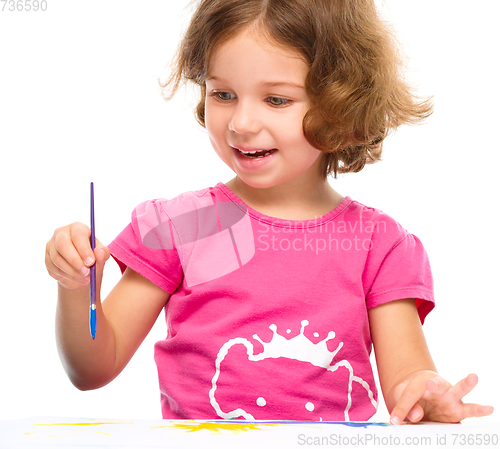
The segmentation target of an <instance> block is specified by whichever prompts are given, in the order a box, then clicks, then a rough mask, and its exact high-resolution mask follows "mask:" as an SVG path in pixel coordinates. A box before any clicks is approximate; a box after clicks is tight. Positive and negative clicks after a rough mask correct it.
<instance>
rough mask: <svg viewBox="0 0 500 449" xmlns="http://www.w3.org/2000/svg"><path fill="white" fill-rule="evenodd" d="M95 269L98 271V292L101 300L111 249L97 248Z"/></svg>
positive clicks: (95, 251)
mask: <svg viewBox="0 0 500 449" xmlns="http://www.w3.org/2000/svg"><path fill="white" fill-rule="evenodd" d="M94 257H95V269H96V290H97V295H98V297H99V298H100V293H101V284H102V277H103V272H104V265H105V264H106V261H107V260H108V259H109V249H108V248H106V247H96V249H95V250H94Z"/></svg>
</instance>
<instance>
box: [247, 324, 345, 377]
mask: <svg viewBox="0 0 500 449" xmlns="http://www.w3.org/2000/svg"><path fill="white" fill-rule="evenodd" d="M300 324H301V328H300V333H299V334H298V335H297V336H295V337H293V338H290V339H289V340H287V339H286V338H285V337H283V336H282V335H280V334H278V328H277V326H276V324H271V325H270V326H269V329H271V330H272V331H273V337H272V339H271V341H270V342H269V343H266V342H264V341H262V339H261V338H260V337H259V336H258V335H257V334H255V335H253V338H255V340H257V341H258V342H259V343H261V344H262V346H264V351H262V352H261V353H259V354H255V355H253V357H252V360H254V361H258V360H264V359H269V358H272V359H277V358H279V357H285V358H288V359H294V360H299V361H301V362H309V363H311V364H312V365H315V366H318V367H322V368H328V367H329V366H330V364H331V363H332V360H333V358H334V357H335V355H336V354H337V352H339V351H340V349H341V348H342V346H343V345H344V343H342V342H341V343H340V344H339V345H338V346H337V349H335V350H334V351H329V350H328V347H327V344H326V342H327V341H329V340H333V339H334V338H335V332H333V331H330V332H328V336H327V337H326V338H325V339H324V340H321V341H319V342H318V343H313V342H312V341H311V340H309V339H308V338H307V337H306V336H305V335H304V329H305V328H306V326H308V325H309V321H307V320H302V321H301V322H300ZM314 335H315V336H317V335H318V334H314Z"/></svg>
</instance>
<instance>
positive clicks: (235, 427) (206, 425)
mask: <svg viewBox="0 0 500 449" xmlns="http://www.w3.org/2000/svg"><path fill="white" fill-rule="evenodd" d="M277 425H278V424H274V423H252V422H249V423H236V422H235V423H228V422H221V423H218V422H201V423H192V424H191V423H172V424H171V425H169V426H154V427H150V428H151V429H172V428H174V429H181V430H185V431H187V432H198V431H200V430H208V431H209V432H210V433H212V434H220V433H222V430H228V431H229V432H231V433H241V432H245V431H247V430H262V429H263V428H265V427H274V426H277Z"/></svg>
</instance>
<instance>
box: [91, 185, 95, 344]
mask: <svg viewBox="0 0 500 449" xmlns="http://www.w3.org/2000/svg"><path fill="white" fill-rule="evenodd" d="M90 246H91V248H92V252H94V250H95V217H94V183H93V182H91V183H90ZM94 257H95V256H94ZM95 266H96V264H95V262H94V265H92V266H91V267H90V335H92V339H94V338H95V331H96V285H95V284H96V282H95V281H96V279H95Z"/></svg>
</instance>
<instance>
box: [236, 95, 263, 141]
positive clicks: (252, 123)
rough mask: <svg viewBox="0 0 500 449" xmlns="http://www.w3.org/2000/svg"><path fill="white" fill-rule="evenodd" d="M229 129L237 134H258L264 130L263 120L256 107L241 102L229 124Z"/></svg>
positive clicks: (246, 102)
mask: <svg viewBox="0 0 500 449" xmlns="http://www.w3.org/2000/svg"><path fill="white" fill-rule="evenodd" d="M229 129H230V130H231V131H233V132H235V133H237V134H246V133H251V134H256V133H258V132H259V131H260V130H261V129H262V120H261V117H259V112H258V110H257V108H256V107H255V105H252V103H251V102H249V101H241V100H239V101H238V103H237V104H236V105H235V109H234V111H233V115H232V117H231V120H230V122H229Z"/></svg>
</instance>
